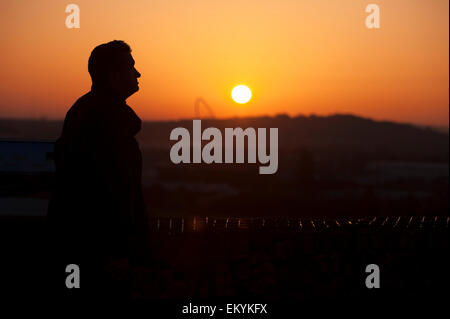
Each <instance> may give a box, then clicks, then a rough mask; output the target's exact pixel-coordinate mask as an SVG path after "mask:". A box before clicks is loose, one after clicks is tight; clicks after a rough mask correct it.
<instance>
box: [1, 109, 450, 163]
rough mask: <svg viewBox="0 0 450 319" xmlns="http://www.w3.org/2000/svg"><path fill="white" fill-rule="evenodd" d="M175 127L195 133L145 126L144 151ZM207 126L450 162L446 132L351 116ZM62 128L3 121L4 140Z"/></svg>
mask: <svg viewBox="0 0 450 319" xmlns="http://www.w3.org/2000/svg"><path fill="white" fill-rule="evenodd" d="M176 127H185V128H187V129H188V130H190V131H191V130H192V120H191V119H189V120H178V121H146V122H144V124H143V128H142V131H141V132H140V133H139V135H138V138H139V141H140V143H141V147H142V148H149V149H158V150H161V151H163V150H168V149H170V147H171V146H172V145H173V142H172V141H170V140H169V135H170V132H171V130H172V129H174V128H176ZM207 127H217V128H219V129H221V130H223V129H224V128H226V127H231V128H235V127H242V128H243V129H245V128H247V127H253V128H255V129H256V128H259V127H266V128H270V127H276V128H278V131H279V132H278V134H279V137H278V143H279V149H280V150H281V151H283V150H286V151H292V150H295V149H303V148H305V147H306V148H310V149H312V150H323V149H328V150H329V151H332V150H336V149H340V150H341V151H344V152H345V151H347V152H352V151H357V152H364V153H366V154H367V155H370V157H373V159H377V160H401V161H420V162H423V161H429V162H448V160H449V147H448V145H449V135H448V133H445V130H442V129H439V130H438V129H433V128H431V127H420V126H416V125H412V124H401V123H395V122H389V121H375V120H372V119H368V118H362V117H358V116H354V115H347V114H336V115H331V116H315V115H311V116H297V117H289V116H287V115H283V114H282V115H277V116H274V117H269V116H265V117H245V118H229V119H202V129H205V128H207ZM61 128H62V120H46V119H34V120H32V119H0V138H1V139H24V140H40V139H44V140H55V139H56V138H57V137H58V136H59V134H60V132H61Z"/></svg>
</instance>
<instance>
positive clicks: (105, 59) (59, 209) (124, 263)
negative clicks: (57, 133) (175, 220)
mask: <svg viewBox="0 0 450 319" xmlns="http://www.w3.org/2000/svg"><path fill="white" fill-rule="evenodd" d="M88 69H89V74H90V76H91V78H92V87H91V91H90V92H89V93H87V94H85V95H84V96H82V97H81V98H79V99H78V100H77V101H76V103H75V104H74V105H73V106H72V107H71V108H70V110H69V111H68V112H67V115H66V118H65V121H64V126H63V130H62V134H61V137H60V138H59V139H58V140H57V142H56V144H55V164H56V185H55V190H54V192H53V194H52V197H51V199H50V204H49V212H48V217H49V218H48V220H49V226H50V244H51V246H52V247H53V249H52V256H53V258H55V259H54V260H53V264H52V270H53V272H54V273H53V275H54V280H55V282H54V283H55V284H56V286H57V287H59V288H61V289H62V290H64V291H62V293H63V294H64V293H65V294H68V295H69V297H70V296H75V297H76V296H82V297H83V298H84V297H92V298H95V299H97V298H100V299H102V298H106V299H109V298H119V299H120V298H127V297H129V293H130V264H133V251H134V250H135V248H136V245H137V243H138V242H140V243H142V241H144V240H145V233H146V226H148V224H147V222H146V215H145V204H144V199H143V194H142V187H141V170H142V157H141V151H140V149H139V145H138V143H137V141H136V139H135V135H136V134H137V133H138V132H139V131H140V129H141V120H140V118H139V117H138V116H137V115H136V114H135V112H134V111H133V110H132V109H131V108H130V107H129V106H128V105H127V104H126V103H125V100H126V99H127V98H128V97H129V96H131V95H132V94H133V93H135V92H137V91H138V90H139V86H138V81H137V79H138V78H139V77H140V76H141V75H140V73H139V72H138V71H137V70H136V68H135V67H134V60H133V57H132V55H131V49H130V47H129V46H128V45H127V44H126V43H125V42H123V41H117V40H116V41H111V42H108V43H105V44H101V45H99V46H97V47H96V48H95V49H94V50H93V51H92V53H91V56H90V57H89V63H88ZM68 264H76V265H78V266H79V268H80V288H79V289H76V288H73V289H68V288H66V284H65V280H66V277H67V276H68V275H69V274H68V273H66V272H65V271H66V269H65V267H66V266H67V265H68ZM67 291H69V292H67Z"/></svg>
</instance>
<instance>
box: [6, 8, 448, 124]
mask: <svg viewBox="0 0 450 319" xmlns="http://www.w3.org/2000/svg"><path fill="white" fill-rule="evenodd" d="M69 3H76V4H77V5H79V7H80V11H81V28H80V29H67V28H66V26H65V20H66V16H67V15H68V14H67V13H65V7H66V5H67V4H69ZM370 3H376V4H378V5H379V6H380V8H381V29H378V30H374V29H367V28H366V26H365V18H366V16H367V13H366V12H365V7H366V5H368V4H370ZM0 12H1V14H0V29H1V30H2V40H1V41H2V44H1V50H0V60H1V72H0V117H25V118H42V117H46V118H63V117H64V115H65V113H66V112H67V110H68V108H69V107H70V106H71V105H72V104H73V103H74V101H75V100H76V99H77V98H78V97H79V96H81V95H83V94H84V93H86V92H87V91H89V89H90V78H89V74H88V72H87V60H88V57H89V54H90V52H91V50H92V49H93V48H94V47H95V46H96V45H98V44H100V43H103V42H107V41H110V40H113V39H121V40H124V41H126V42H127V43H129V44H130V46H131V47H132V50H133V56H134V58H135V60H136V68H137V69H138V70H139V71H140V72H141V73H142V77H141V79H140V80H139V82H140V88H141V89H140V91H139V92H138V93H136V94H135V95H134V96H132V97H130V98H129V99H128V104H129V105H131V106H132V107H133V108H134V109H135V111H136V113H137V114H138V115H139V116H140V117H141V118H143V119H145V120H161V119H164V120H166V119H180V118H191V117H193V116H194V101H195V100H196V98H198V97H201V98H203V99H204V100H205V101H206V102H207V103H208V104H209V105H210V106H211V108H212V109H213V111H214V113H215V115H216V116H217V117H232V116H256V115H275V114H279V113H287V114H289V115H291V116H295V115H298V114H305V115H309V114H311V113H314V114H317V115H328V114H333V113H352V114H356V115H360V116H364V117H370V118H374V119H383V120H393V121H397V122H411V123H417V124H427V125H429V124H431V125H448V122H449V61H448V59H449V2H448V0H385V1H380V0H379V1H375V0H373V1H372V0H271V1H267V0H227V1H223V0H218V1H216V0H184V1H181V0H153V1H151V0H127V1H113V0H108V1H106V0H96V1H91V0H90V1H87V0H74V1H72V2H69V1H67V2H66V1H60V0H59V1H58V0H39V1H37V0H27V1H25V0H1V1H0ZM237 84H246V85H248V86H249V87H250V88H251V90H252V91H253V99H252V100H251V101H250V103H248V104H246V105H238V104H236V103H234V102H233V101H232V99H231V96H230V93H231V89H232V88H233V87H234V86H235V85H237Z"/></svg>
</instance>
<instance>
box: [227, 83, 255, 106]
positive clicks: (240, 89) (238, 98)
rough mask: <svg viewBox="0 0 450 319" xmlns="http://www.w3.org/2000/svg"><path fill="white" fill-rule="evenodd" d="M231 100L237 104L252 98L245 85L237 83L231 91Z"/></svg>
mask: <svg viewBox="0 0 450 319" xmlns="http://www.w3.org/2000/svg"><path fill="white" fill-rule="evenodd" d="M231 97H232V98H233V101H235V102H236V103H239V104H245V103H247V102H248V101H250V99H251V98H252V91H250V89H249V88H248V87H247V86H245V85H238V86H236V87H235V88H234V89H233V90H232V91H231Z"/></svg>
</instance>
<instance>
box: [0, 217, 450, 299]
mask: <svg viewBox="0 0 450 319" xmlns="http://www.w3.org/2000/svg"><path fill="white" fill-rule="evenodd" d="M150 223H151V227H152V232H151V234H150V236H149V240H150V243H151V251H149V252H148V256H147V259H148V260H150V263H149V264H147V265H142V266H140V267H138V268H137V269H136V270H135V272H134V278H133V281H134V284H133V298H134V300H136V301H140V302H145V301H146V300H149V301H150V300H153V301H154V300H167V299H177V300H191V299H192V298H194V299H195V298H197V299H205V298H206V299H208V298H214V297H217V298H224V299H227V298H236V297H239V298H252V299H255V298H256V299H258V298H262V299H264V300H286V299H288V300H290V299H294V300H310V299H316V298H322V299H323V298H326V299H348V300H352V299H355V298H356V299H358V298H366V297H367V298H371V297H383V298H384V297H386V298H389V299H394V300H395V299H396V298H397V299H398V298H409V297H414V298H421V297H427V298H429V297H434V296H436V297H443V296H445V295H448V283H449V269H450V268H449V266H450V263H449V259H448V254H449V244H448V235H449V228H448V224H449V217H448V216H433V217H430V216H428V217H425V218H423V217H401V218H398V217H377V218H372V217H367V218H360V219H359V218H351V219H345V218H341V219H319V218H318V219H287V218H264V219H263V218H253V219H236V218H234V219H211V218H209V219H206V218H195V219H181V218H173V219H170V218H153V219H151V221H150ZM44 225H45V219H44V218H42V217H41V218H6V217H5V218H3V219H2V221H1V223H0V228H1V230H0V231H1V234H2V237H3V238H2V266H6V269H5V270H4V271H3V272H2V277H3V278H4V280H3V284H2V287H1V289H2V290H3V292H6V294H7V295H8V296H9V297H13V298H19V299H21V300H27V299H28V298H30V299H33V298H37V297H39V295H40V293H42V292H43V291H45V276H44V275H43V274H45V267H46V260H45V256H46V255H45V242H44V240H43V239H44V238H45V236H44V235H45V234H44V233H43V232H44V229H45V228H44ZM369 264H377V265H378V266H379V267H380V286H381V288H380V289H368V288H367V287H366V285H365V279H366V277H367V275H368V274H366V273H365V268H366V266H367V265H369ZM5 282H6V284H5Z"/></svg>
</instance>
